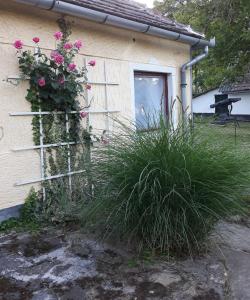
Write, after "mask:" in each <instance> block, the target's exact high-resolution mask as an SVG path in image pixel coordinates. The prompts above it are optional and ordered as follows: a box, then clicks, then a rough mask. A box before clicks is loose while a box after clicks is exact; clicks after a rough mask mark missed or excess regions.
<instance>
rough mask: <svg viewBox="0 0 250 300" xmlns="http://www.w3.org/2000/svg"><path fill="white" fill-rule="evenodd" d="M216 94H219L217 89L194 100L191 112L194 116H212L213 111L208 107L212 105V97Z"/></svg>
mask: <svg viewBox="0 0 250 300" xmlns="http://www.w3.org/2000/svg"><path fill="white" fill-rule="evenodd" d="M216 94H220V93H219V90H218V89H216V90H212V91H210V92H208V93H206V94H203V95H201V96H198V97H196V98H194V99H193V112H194V113H196V114H214V113H215V109H214V108H210V105H211V104H213V103H214V101H215V100H214V95H216Z"/></svg>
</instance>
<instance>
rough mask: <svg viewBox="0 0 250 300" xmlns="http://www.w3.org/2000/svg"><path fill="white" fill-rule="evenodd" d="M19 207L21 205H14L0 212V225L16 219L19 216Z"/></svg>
mask: <svg viewBox="0 0 250 300" xmlns="http://www.w3.org/2000/svg"><path fill="white" fill-rule="evenodd" d="M21 207H22V205H16V206H13V207H9V208H5V209H2V210H0V223H1V222H3V221H6V220H8V219H10V218H18V217H19V216H20V209H21Z"/></svg>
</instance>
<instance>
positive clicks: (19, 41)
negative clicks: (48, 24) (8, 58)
mask: <svg viewBox="0 0 250 300" xmlns="http://www.w3.org/2000/svg"><path fill="white" fill-rule="evenodd" d="M14 47H15V48H16V49H18V50H20V49H22V48H23V42H22V41H21V40H16V41H15V43H14Z"/></svg>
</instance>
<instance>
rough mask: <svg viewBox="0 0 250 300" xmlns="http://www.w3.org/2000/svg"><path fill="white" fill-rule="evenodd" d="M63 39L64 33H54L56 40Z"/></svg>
mask: <svg viewBox="0 0 250 300" xmlns="http://www.w3.org/2000/svg"><path fill="white" fill-rule="evenodd" d="M62 37H63V33H62V32H61V31H57V32H55V33H54V38H55V39H56V40H57V41H59V40H61V39H62Z"/></svg>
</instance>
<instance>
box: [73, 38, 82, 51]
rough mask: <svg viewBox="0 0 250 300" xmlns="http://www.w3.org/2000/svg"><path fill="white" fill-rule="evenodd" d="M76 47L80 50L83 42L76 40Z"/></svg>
mask: <svg viewBox="0 0 250 300" xmlns="http://www.w3.org/2000/svg"><path fill="white" fill-rule="evenodd" d="M74 46H75V47H76V48H77V49H78V50H80V49H81V48H82V41H81V40H76V41H75V43H74Z"/></svg>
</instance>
